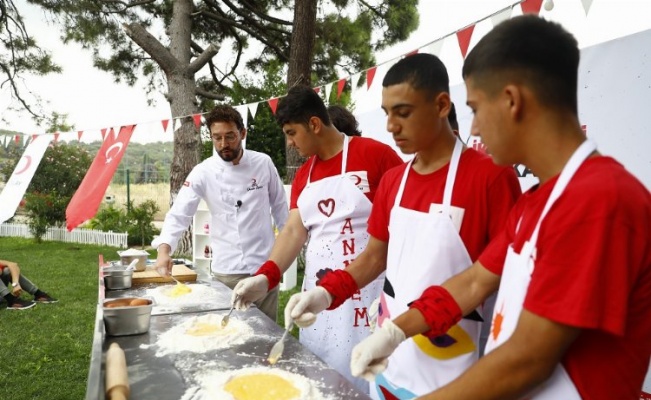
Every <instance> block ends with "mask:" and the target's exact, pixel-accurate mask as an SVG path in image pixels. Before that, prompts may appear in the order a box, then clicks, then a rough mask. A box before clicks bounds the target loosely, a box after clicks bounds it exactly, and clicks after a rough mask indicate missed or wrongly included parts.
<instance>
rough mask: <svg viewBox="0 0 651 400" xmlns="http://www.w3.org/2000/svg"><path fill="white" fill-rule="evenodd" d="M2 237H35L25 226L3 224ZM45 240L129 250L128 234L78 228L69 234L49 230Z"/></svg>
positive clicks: (64, 230) (65, 230)
mask: <svg viewBox="0 0 651 400" xmlns="http://www.w3.org/2000/svg"><path fill="white" fill-rule="evenodd" d="M0 236H11V237H24V238H31V237H34V235H32V233H31V232H30V231H29V227H28V226H27V225H25V224H1V225H0ZM43 240H52V241H58V242H66V243H82V244H97V245H100V246H111V247H119V248H122V249H125V248H127V233H126V232H125V233H119V232H103V231H98V230H95V229H84V228H76V229H74V230H73V231H72V232H68V230H67V229H65V228H49V229H48V231H47V233H46V234H45V235H44V236H43Z"/></svg>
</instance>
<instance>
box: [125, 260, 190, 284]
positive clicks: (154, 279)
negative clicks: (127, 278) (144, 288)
mask: <svg viewBox="0 0 651 400" xmlns="http://www.w3.org/2000/svg"><path fill="white" fill-rule="evenodd" d="M172 276H174V277H175V278H176V279H178V280H179V281H181V282H195V281H196V280H197V273H196V272H194V271H193V270H191V269H190V268H188V267H186V266H185V265H183V264H177V265H174V266H173V267H172ZM167 282H173V280H172V278H170V277H169V276H161V275H160V274H159V273H158V271H156V270H155V269H153V268H152V269H150V268H147V269H146V270H144V271H139V272H138V271H134V272H133V278H132V281H131V283H132V284H133V285H138V284H143V283H167Z"/></svg>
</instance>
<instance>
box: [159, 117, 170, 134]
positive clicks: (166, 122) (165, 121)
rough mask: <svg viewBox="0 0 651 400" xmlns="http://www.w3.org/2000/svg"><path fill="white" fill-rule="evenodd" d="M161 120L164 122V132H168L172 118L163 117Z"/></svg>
mask: <svg viewBox="0 0 651 400" xmlns="http://www.w3.org/2000/svg"><path fill="white" fill-rule="evenodd" d="M160 122H161V124H163V132H167V125H169V123H170V120H169V119H163V120H161V121H160Z"/></svg>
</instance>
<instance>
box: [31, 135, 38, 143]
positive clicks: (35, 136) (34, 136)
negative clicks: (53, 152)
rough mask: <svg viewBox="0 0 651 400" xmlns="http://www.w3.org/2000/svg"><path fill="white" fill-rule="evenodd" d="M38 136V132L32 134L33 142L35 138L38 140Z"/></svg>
mask: <svg viewBox="0 0 651 400" xmlns="http://www.w3.org/2000/svg"><path fill="white" fill-rule="evenodd" d="M37 137H38V135H36V134H34V135H32V142H33V141H34V140H36V138H37Z"/></svg>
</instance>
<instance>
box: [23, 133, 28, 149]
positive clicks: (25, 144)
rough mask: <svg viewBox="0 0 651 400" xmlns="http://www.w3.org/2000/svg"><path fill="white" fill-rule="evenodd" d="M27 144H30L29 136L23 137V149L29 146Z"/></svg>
mask: <svg viewBox="0 0 651 400" xmlns="http://www.w3.org/2000/svg"><path fill="white" fill-rule="evenodd" d="M27 142H29V136H27V135H23V147H25V146H27Z"/></svg>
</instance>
